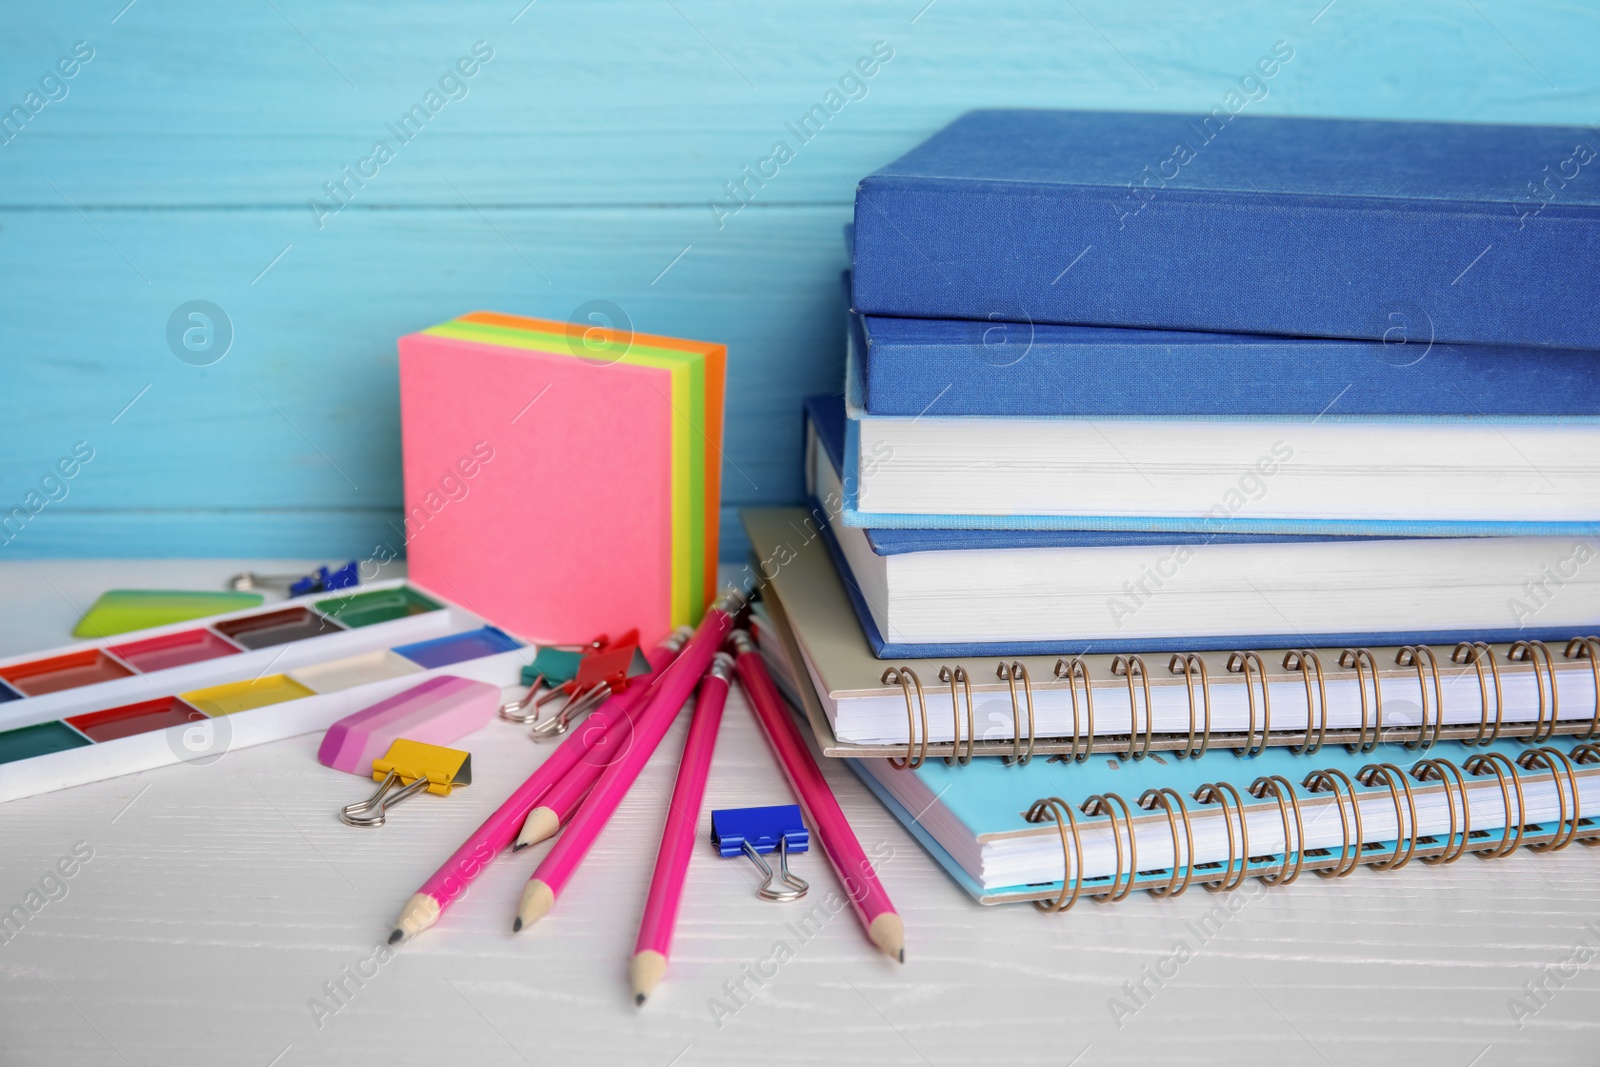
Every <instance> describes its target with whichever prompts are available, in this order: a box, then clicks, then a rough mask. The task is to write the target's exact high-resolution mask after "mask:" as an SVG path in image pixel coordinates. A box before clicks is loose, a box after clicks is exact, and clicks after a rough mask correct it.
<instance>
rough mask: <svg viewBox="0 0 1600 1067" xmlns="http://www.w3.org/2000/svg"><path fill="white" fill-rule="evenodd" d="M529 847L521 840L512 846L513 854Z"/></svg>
mask: <svg viewBox="0 0 1600 1067" xmlns="http://www.w3.org/2000/svg"><path fill="white" fill-rule="evenodd" d="M527 847H528V846H527V845H526V844H524V843H523V842H521V841H518V842H517V843H516V844H514V845H512V846H511V851H512V853H513V854H515V853H518V852H521V851H522V850H523V849H525V848H527Z"/></svg>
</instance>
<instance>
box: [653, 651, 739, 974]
mask: <svg viewBox="0 0 1600 1067" xmlns="http://www.w3.org/2000/svg"><path fill="white" fill-rule="evenodd" d="M732 677H733V659H732V657H730V656H728V655H727V654H726V653H723V652H718V653H717V655H716V658H715V659H713V660H712V661H711V670H710V671H709V672H708V673H707V674H706V677H705V680H704V681H702V682H701V683H700V699H699V701H698V702H697V703H696V704H695V706H694V721H692V722H691V723H690V724H689V739H688V740H687V741H685V742H684V743H683V760H682V762H680V763H679V764H678V784H677V785H676V786H674V787H673V789H672V803H671V805H670V806H669V807H668V808H667V825H666V826H665V828H663V829H662V831H661V848H660V850H659V851H658V852H657V853H656V873H655V874H654V876H652V877H651V879H650V895H649V897H648V898H646V900H645V903H644V918H642V919H640V920H639V940H638V942H637V943H635V945H634V946H633V963H632V964H631V965H630V966H629V968H628V974H629V976H630V977H631V978H632V980H633V1000H634V1003H635V1004H643V1003H644V1001H645V998H646V997H648V996H649V995H650V993H651V991H652V990H654V989H655V987H656V986H657V985H658V984H659V983H660V982H661V978H662V976H663V975H664V974H666V973H667V950H668V949H670V948H671V947H672V926H673V924H674V923H675V922H676V921H677V918H678V903H679V901H681V900H682V899H683V875H684V872H685V871H687V870H688V869H689V856H690V854H691V853H692V852H693V851H694V841H695V824H696V823H697V822H699V820H700V804H701V802H702V801H703V800H705V796H706V779H707V778H709V777H710V774H711V755H712V752H713V751H715V749H716V747H717V727H718V726H720V725H721V724H722V707H723V705H724V703H726V702H727V699H728V680H729V679H730V678H732Z"/></svg>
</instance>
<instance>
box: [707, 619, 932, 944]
mask: <svg viewBox="0 0 1600 1067" xmlns="http://www.w3.org/2000/svg"><path fill="white" fill-rule="evenodd" d="M731 643H732V645H733V648H734V651H735V652H736V653H738V655H737V658H736V659H735V661H734V662H735V665H736V667H737V669H738V672H739V684H740V685H741V686H742V687H743V688H744V692H745V696H746V697H748V698H749V700H750V707H751V708H752V709H754V711H755V713H756V719H757V721H759V722H760V723H761V729H762V732H763V733H765V734H766V735H767V742H768V743H769V744H770V745H771V746H772V751H773V752H774V754H776V755H777V757H778V762H779V763H780V764H782V765H783V773H784V774H785V775H787V776H788V778H789V785H790V787H791V788H793V789H794V794H795V798H796V799H797V800H799V801H800V807H801V808H802V809H804V811H805V813H806V816H807V818H808V819H809V820H810V822H811V829H812V830H813V831H814V832H815V833H816V835H817V837H819V838H820V839H821V840H822V851H824V852H825V853H827V855H828V862H829V863H832V864H833V869H834V871H835V873H837V874H838V875H839V881H840V882H841V883H843V885H844V888H845V895H846V896H848V897H849V898H850V903H851V904H853V905H854V906H855V910H856V915H857V916H858V917H859V918H860V919H861V925H862V926H864V927H865V928H866V931H867V937H868V938H870V939H871V941H872V943H873V944H874V945H877V946H878V947H879V948H880V949H882V950H883V951H884V952H886V953H887V954H888V955H890V956H892V957H893V958H895V959H897V960H899V961H900V962H901V963H904V962H905V961H906V940H905V924H904V923H902V922H901V921H900V916H899V914H898V913H897V912H896V911H895V910H894V905H893V904H892V903H890V901H889V894H887V893H885V892H884V891H883V884H882V883H881V882H879V881H878V874H877V872H876V871H874V870H873V868H872V861H871V860H869V859H867V854H866V853H865V852H864V851H862V849H861V842H860V841H858V840H856V835H855V831H854V830H852V829H850V823H849V822H848V821H846V819H845V817H844V812H843V811H841V810H839V802H838V800H836V799H834V796H833V790H832V789H829V788H828V781H827V779H825V778H823V777H822V771H821V770H820V769H818V767H817V761H816V760H815V759H813V758H812V756H811V749H810V748H808V747H807V746H806V743H805V739H804V738H802V737H801V736H800V731H799V729H798V728H797V727H796V726H795V724H794V719H793V718H791V717H790V715H789V713H788V711H787V710H785V709H784V706H783V698H782V697H781V696H779V695H778V688H777V686H775V685H774V684H773V683H772V676H771V675H769V674H768V673H767V666H766V664H765V663H763V662H762V661H761V653H759V652H757V651H756V647H755V644H754V642H752V641H751V640H750V635H749V634H747V633H745V632H744V631H743V630H738V631H736V632H735V633H734V635H733V638H732V642H731ZM801 681H802V683H804V681H805V680H804V679H801Z"/></svg>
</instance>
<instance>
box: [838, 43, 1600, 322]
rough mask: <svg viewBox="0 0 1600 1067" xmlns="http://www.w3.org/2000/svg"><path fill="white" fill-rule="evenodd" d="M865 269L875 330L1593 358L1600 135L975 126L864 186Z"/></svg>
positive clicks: (1263, 123) (1221, 115)
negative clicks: (1078, 333)
mask: <svg viewBox="0 0 1600 1067" xmlns="http://www.w3.org/2000/svg"><path fill="white" fill-rule="evenodd" d="M1279 59H1280V60H1282V59H1283V57H1279ZM1242 106H1243V105H1242V104H1241V105H1240V107H1241V108H1242ZM854 269H855V279H854V307H855V309H856V310H858V311H861V312H864V313H866V314H868V315H897V316H909V317H917V318H934V319H937V318H959V319H978V320H995V321H1006V322H1032V323H1061V324H1068V325H1085V326H1127V327H1139V328H1146V329H1177V330H1205V331H1215V332H1226V333H1262V334H1279V335H1284V336H1300V337H1343V338H1361V339H1367V340H1374V341H1382V340H1385V339H1390V340H1394V339H1396V338H1398V337H1401V336H1404V337H1405V338H1406V339H1407V341H1408V343H1417V342H1419V341H1421V342H1424V343H1425V342H1427V341H1429V340H1431V341H1433V342H1434V343H1436V344H1437V343H1463V344H1500V345H1543V346H1550V347H1556V348H1569V349H1595V348H1600V301H1597V300H1595V293H1596V292H1597V291H1600V132H1597V131H1596V130H1595V129H1592V128H1589V127H1560V126H1495V125H1480V124H1469V123H1440V122H1389V121H1377V120H1367V119H1307V118H1280V117H1257V116H1248V115H1240V114H1236V113H1234V112H1233V111H1230V110H1229V108H1228V107H1226V106H1220V105H1219V106H1218V107H1217V108H1216V109H1214V110H1213V111H1212V112H1210V113H1209V114H1195V115H1169V114H1145V113H1122V112H1091V111H1020V110H1019V111H973V112H969V113H968V114H966V115H963V116H962V117H961V118H959V119H957V120H956V121H955V122H953V123H952V124H951V125H949V126H947V127H946V128H945V129H943V130H942V131H940V132H939V133H937V134H935V135H934V136H933V137H931V138H929V139H928V140H927V141H925V142H923V143H922V144H921V145H919V146H918V147H917V148H915V149H913V150H912V151H911V152H909V153H907V154H906V155H905V156H902V157H901V158H900V159H898V160H896V161H895V162H893V163H891V164H889V165H888V166H886V167H884V168H883V169H881V170H879V171H877V172H876V173H874V174H872V175H869V176H868V177H867V178H866V179H864V180H863V181H862V182H861V184H860V185H859V187H858V188H857V190H856V210H855V232H854Z"/></svg>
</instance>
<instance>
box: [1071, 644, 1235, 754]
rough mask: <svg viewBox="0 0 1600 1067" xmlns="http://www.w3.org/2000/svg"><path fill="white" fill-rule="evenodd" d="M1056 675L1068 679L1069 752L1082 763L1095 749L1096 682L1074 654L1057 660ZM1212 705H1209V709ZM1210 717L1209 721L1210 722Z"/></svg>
mask: <svg viewBox="0 0 1600 1067" xmlns="http://www.w3.org/2000/svg"><path fill="white" fill-rule="evenodd" d="M1054 673H1055V676H1056V677H1057V678H1065V679H1066V680H1067V685H1068V687H1069V688H1068V691H1069V692H1070V694H1071V695H1072V750H1071V752H1070V753H1069V755H1070V756H1071V758H1072V760H1073V761H1074V762H1076V763H1082V762H1083V761H1084V760H1086V759H1088V758H1089V753H1090V752H1092V751H1093V750H1094V683H1093V682H1092V680H1091V679H1090V677H1089V665H1088V664H1087V663H1084V662H1083V660H1082V659H1080V658H1079V657H1077V656H1073V657H1072V659H1071V660H1070V661H1069V660H1064V659H1058V660H1056V666H1055V672H1054ZM1079 679H1082V680H1083V700H1084V704H1085V706H1086V708H1087V709H1088V713H1089V715H1088V718H1089V724H1088V725H1089V732H1088V734H1087V739H1086V740H1085V741H1084V743H1083V749H1082V751H1079V749H1078V737H1079V733H1078V680H1079ZM1209 708H1210V706H1209V705H1207V710H1209ZM1209 721H1210V720H1209V719H1208V720H1207V722H1208V723H1209Z"/></svg>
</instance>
